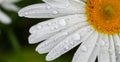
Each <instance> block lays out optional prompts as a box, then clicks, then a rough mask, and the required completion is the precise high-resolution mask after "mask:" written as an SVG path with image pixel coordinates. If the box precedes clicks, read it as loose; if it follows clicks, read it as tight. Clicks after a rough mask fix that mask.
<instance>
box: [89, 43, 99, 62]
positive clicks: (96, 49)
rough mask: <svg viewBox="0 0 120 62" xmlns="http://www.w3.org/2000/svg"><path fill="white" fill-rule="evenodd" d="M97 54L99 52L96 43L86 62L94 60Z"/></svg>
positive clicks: (93, 61)
mask: <svg viewBox="0 0 120 62" xmlns="http://www.w3.org/2000/svg"><path fill="white" fill-rule="evenodd" d="M98 54H99V45H96V47H95V48H94V51H93V52H92V54H91V56H90V58H89V60H88V62H95V60H96V58H97V56H98Z"/></svg>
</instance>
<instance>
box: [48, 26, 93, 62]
mask: <svg viewBox="0 0 120 62" xmlns="http://www.w3.org/2000/svg"><path fill="white" fill-rule="evenodd" d="M89 29H92V28H90V27H85V28H82V29H79V30H78V31H77V32H75V33H73V34H72V35H70V36H68V37H67V38H65V39H64V40H63V41H62V42H60V43H59V44H58V45H57V46H56V47H55V48H54V49H52V50H51V51H50V52H49V54H48V55H47V57H46V60H47V61H51V60H54V59H56V58H58V57H59V56H61V55H62V54H64V53H66V52H68V51H69V50H71V49H72V48H74V47H75V46H77V45H79V44H80V43H81V42H83V41H84V40H86V38H88V37H89V36H90V35H91V33H92V32H93V30H90V31H89Z"/></svg>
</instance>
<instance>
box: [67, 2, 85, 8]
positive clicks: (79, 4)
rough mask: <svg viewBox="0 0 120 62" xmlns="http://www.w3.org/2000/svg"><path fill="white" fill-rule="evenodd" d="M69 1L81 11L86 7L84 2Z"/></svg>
mask: <svg viewBox="0 0 120 62" xmlns="http://www.w3.org/2000/svg"><path fill="white" fill-rule="evenodd" d="M69 1H70V3H71V5H73V6H74V7H76V8H78V9H79V10H81V8H85V7H86V3H85V2H83V0H69Z"/></svg>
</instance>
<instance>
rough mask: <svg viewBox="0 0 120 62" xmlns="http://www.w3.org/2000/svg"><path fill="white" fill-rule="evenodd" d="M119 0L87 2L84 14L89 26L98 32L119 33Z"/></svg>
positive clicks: (93, 0)
mask: <svg viewBox="0 0 120 62" xmlns="http://www.w3.org/2000/svg"><path fill="white" fill-rule="evenodd" d="M119 3H120V0H87V4H86V14H87V18H88V22H89V24H90V25H91V26H92V27H93V28H94V29H95V30H96V31H98V32H100V33H104V34H118V33H119V32H120V4H119Z"/></svg>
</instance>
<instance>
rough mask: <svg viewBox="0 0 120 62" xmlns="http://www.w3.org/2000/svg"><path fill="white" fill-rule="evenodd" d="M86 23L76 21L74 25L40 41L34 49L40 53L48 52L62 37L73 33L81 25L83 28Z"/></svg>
mask: <svg viewBox="0 0 120 62" xmlns="http://www.w3.org/2000/svg"><path fill="white" fill-rule="evenodd" d="M86 25H88V24H87V23H86V22H81V23H78V24H77V25H75V26H72V27H70V28H68V29H66V30H63V31H61V32H60V33H58V34H56V35H54V36H52V37H50V38H49V39H48V40H46V41H44V42H42V43H40V44H39V45H38V46H37V48H36V51H38V52H39V53H40V54H43V53H48V52H49V51H51V50H52V49H53V48H54V47H55V46H56V45H57V44H58V43H60V42H61V41H62V40H63V39H65V38H66V37H67V36H69V35H70V34H72V33H74V32H75V31H76V30H78V29H80V28H81V27H83V28H84V26H86Z"/></svg>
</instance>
